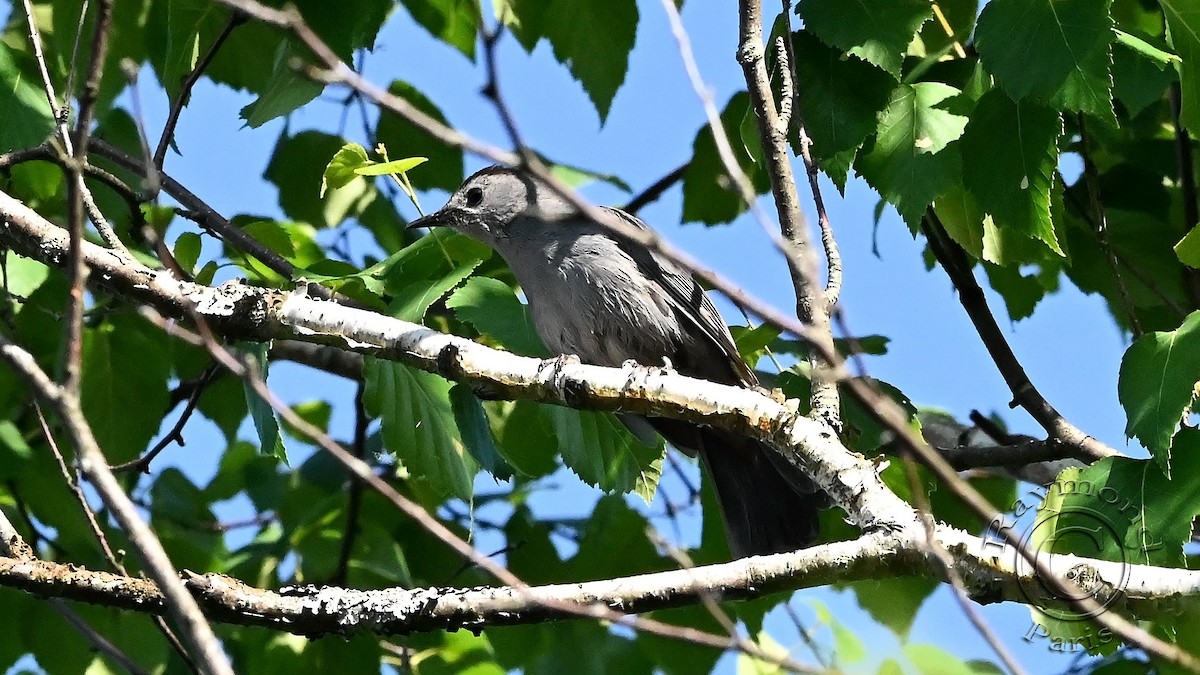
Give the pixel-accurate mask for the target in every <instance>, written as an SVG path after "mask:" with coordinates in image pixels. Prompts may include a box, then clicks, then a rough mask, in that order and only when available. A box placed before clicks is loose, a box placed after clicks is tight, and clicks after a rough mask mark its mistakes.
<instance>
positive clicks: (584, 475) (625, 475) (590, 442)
mask: <svg viewBox="0 0 1200 675" xmlns="http://www.w3.org/2000/svg"><path fill="white" fill-rule="evenodd" d="M547 414H548V415H549V417H550V419H551V420H552V422H553V424H554V431H555V434H554V435H555V437H556V438H558V444H559V445H558V448H559V452H561V453H562V457H563V463H564V464H566V465H567V467H568V468H570V469H571V470H572V471H574V472H575V475H577V476H579V477H580V478H581V479H582V480H583V482H585V483H587V484H588V485H593V486H595V487H598V488H600V489H601V490H604V491H605V492H608V493H623V492H631V491H632V492H635V493H637V495H638V496H639V497H641V498H642V499H644V500H646V503H647V504H649V503H650V500H651V499H653V497H654V491H655V489H656V488H657V487H658V479H659V477H661V476H662V459H663V451H664V446H663V444H662V443H661V442H659V443H658V444H657V445H655V446H654V447H651V446H647V445H644V444H642V442H641V441H640V440H638V439H637V438H636V437H635V436H634V435H633V434H631V433H629V432H628V431H627V430H626V429H625V427H624V426H623V425H621V423H620V422H618V421H617V418H615V417H613V416H612V415H610V414H607V413H599V412H593V411H589V410H572V409H571V408H562V407H559V406H551V407H549V408H548V409H547Z"/></svg>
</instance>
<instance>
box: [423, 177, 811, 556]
mask: <svg viewBox="0 0 1200 675" xmlns="http://www.w3.org/2000/svg"><path fill="white" fill-rule="evenodd" d="M601 213H602V214H603V217H605V218H612V219H613V220H614V221H617V220H619V221H623V222H624V223H626V224H628V225H632V226H634V227H639V228H645V227H646V225H645V224H644V223H642V221H640V220H638V219H637V218H635V217H633V216H631V215H629V214H627V213H625V212H623V211H620V210H617V209H609V208H604V209H601ZM436 225H444V226H448V227H451V228H453V229H455V230H457V231H459V232H461V233H463V234H466V235H468V236H471V237H474V238H476V239H478V240H480V241H482V242H483V243H485V244H487V245H489V246H491V247H492V248H494V249H495V250H496V252H498V253H499V254H500V255H501V256H502V257H503V258H504V259H505V261H507V262H508V266H509V268H510V269H511V270H512V272H513V275H514V276H516V278H517V281H518V282H520V284H521V288H522V289H524V291H525V296H526V298H527V299H528V301H529V307H530V313H531V314H532V316H533V323H534V327H535V329H536V330H537V332H538V335H539V336H540V337H541V339H542V342H543V343H545V345H546V347H547V348H549V349H550V350H551V351H552V352H555V353H559V354H573V355H576V356H578V357H579V358H580V359H582V360H583V361H585V362H587V363H592V364H595V365H600V366H620V365H622V364H624V363H625V362H626V361H629V360H634V361H637V362H638V363H640V364H643V365H656V366H660V365H663V364H664V362H665V361H668V360H669V361H670V364H671V366H672V367H673V368H674V369H675V370H676V371H678V372H679V373H681V374H684V375H688V376H691V377H697V378H703V379H706V380H711V381H714V382H719V383H722V384H730V385H740V386H744V387H751V386H754V385H756V384H757V383H758V382H757V379H756V378H755V376H754V373H753V371H752V370H751V369H750V368H749V367H748V366H747V365H746V363H745V362H744V361H743V360H742V358H741V356H740V355H739V354H738V351H737V348H736V347H735V345H734V342H733V338H732V337H731V336H730V334H729V329H728V327H726V325H725V323H724V321H722V320H721V317H720V314H719V313H718V312H717V310H716V308H715V307H714V306H713V304H712V302H711V300H709V298H708V296H707V295H705V294H704V292H703V289H702V288H701V287H700V286H699V284H697V283H696V281H695V280H694V279H693V278H692V277H691V276H689V275H687V274H684V273H682V272H681V271H680V270H679V269H678V268H676V267H675V266H674V265H673V264H671V263H670V262H669V261H667V260H665V259H663V258H661V257H659V256H657V255H655V254H652V253H650V252H649V251H646V250H645V249H643V248H641V247H639V246H636V245H632V244H629V243H627V242H624V241H621V240H619V239H617V238H615V237H614V236H612V235H610V234H609V233H608V230H607V229H606V228H604V227H603V226H602V225H600V224H598V223H596V222H593V221H592V220H591V219H590V218H587V217H585V216H583V215H582V214H580V213H579V212H578V210H577V209H575V207H574V206H572V205H571V204H569V203H568V202H566V201H565V200H563V199H562V198H561V197H559V196H558V195H557V194H555V193H554V192H553V191H552V190H550V188H548V187H546V186H545V185H542V184H540V183H538V182H536V181H535V180H533V179H532V178H531V177H528V176H526V175H524V174H521V173H518V172H517V171H514V170H512V169H506V168H500V167H491V168H488V169H484V170H482V171H480V172H478V173H476V174H475V175H473V176H471V177H470V178H468V179H467V180H466V181H465V182H464V183H463V185H462V187H460V188H459V189H458V191H457V192H455V193H454V195H452V196H451V197H450V200H449V202H447V204H446V206H444V207H443V208H442V209H441V210H440V211H438V212H436V213H433V214H430V215H429V216H426V217H425V218H421V219H419V220H416V221H413V222H412V223H411V224H410V227H431V226H436ZM648 421H649V422H650V424H651V425H653V426H654V428H655V429H656V430H657V431H658V432H659V433H661V434H662V435H663V437H664V438H666V439H667V441H669V442H670V443H671V444H672V445H674V446H675V447H677V448H679V449H680V450H682V451H684V452H687V453H689V454H692V455H696V454H697V453H698V454H699V455H700V458H701V460H702V462H703V463H704V465H705V467H706V468H707V470H708V473H709V474H710V475H711V477H712V479H713V481H714V484H715V487H716V492H717V497H718V500H719V501H720V504H721V510H722V515H723V520H724V523H725V528H726V533H727V534H728V538H729V543H730V547H731V549H732V550H733V553H734V555H735V556H738V557H741V556H745V555H756V554H765V553H774V552H779V551H786V550H795V549H797V548H800V547H803V546H807V545H809V544H811V543H812V542H813V541H814V540H815V539H816V536H817V520H816V519H817V513H818V512H819V509H820V508H822V507H823V505H824V502H825V498H824V495H822V494H821V493H819V492H817V491H816V488H815V487H814V486H813V484H812V482H811V481H810V480H809V479H808V478H807V477H805V476H804V475H803V474H802V473H800V472H799V471H798V470H797V469H795V467H793V466H791V465H790V464H788V463H787V462H786V461H785V460H783V459H782V458H781V457H779V456H778V455H777V453H775V452H774V451H772V450H771V449H770V448H767V447H765V446H763V445H762V444H760V443H758V442H757V441H754V440H752V439H749V438H746V437H742V436H738V435H735V434H732V433H730V432H727V431H723V430H719V429H712V428H708V427H703V426H697V425H693V424H690V423H687V422H681V421H678V420H669V419H664V418H652V419H650V420H648Z"/></svg>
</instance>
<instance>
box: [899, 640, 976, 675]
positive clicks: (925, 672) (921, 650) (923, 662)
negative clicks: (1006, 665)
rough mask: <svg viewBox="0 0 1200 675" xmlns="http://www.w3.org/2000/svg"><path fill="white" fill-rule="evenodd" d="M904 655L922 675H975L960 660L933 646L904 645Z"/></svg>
mask: <svg viewBox="0 0 1200 675" xmlns="http://www.w3.org/2000/svg"><path fill="white" fill-rule="evenodd" d="M904 655H905V656H906V657H908V660H909V662H911V663H912V664H913V666H914V667H915V668H916V672H918V673H922V675H975V671H974V670H972V669H971V667H970V666H968V665H967V664H966V663H965V662H963V660H962V659H960V658H958V657H956V656H954V655H953V654H951V653H950V652H947V651H945V650H944V649H942V648H940V647H935V646H934V645H925V644H906V645H904Z"/></svg>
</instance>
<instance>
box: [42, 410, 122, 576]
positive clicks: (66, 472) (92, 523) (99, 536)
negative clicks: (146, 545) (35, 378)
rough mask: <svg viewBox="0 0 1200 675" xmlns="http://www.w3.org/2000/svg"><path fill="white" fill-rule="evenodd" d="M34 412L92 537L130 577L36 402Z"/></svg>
mask: <svg viewBox="0 0 1200 675" xmlns="http://www.w3.org/2000/svg"><path fill="white" fill-rule="evenodd" d="M34 410H35V412H36V413H37V418H38V423H39V424H40V425H41V427H42V435H43V436H45V438H46V444H47V445H49V446H50V453H51V454H53V455H54V461H55V462H56V463H57V464H58V470H59V472H60V473H62V477H63V481H64V482H65V483H66V484H67V487H68V488H69V489H70V490H71V493H72V494H73V495H75V501H76V502H78V503H79V510H80V511H82V512H83V516H84V518H85V519H86V520H87V522H88V527H90V528H91V530H92V536H94V537H95V538H96V542H97V543H99V544H100V551H101V552H102V553H103V554H104V559H105V560H107V561H108V564H109V565H112V568H113V569H114V570H116V571H118V572H120V573H121V574H125V575H128V574H129V573H128V572H126V571H125V566H124V565H123V564H121V561H120V560H119V559H118V558H117V555H116V554H115V553H113V550H112V547H111V546H109V545H108V536H107V535H105V534H104V530H103V529H101V527H100V521H99V520H97V519H96V512H95V511H94V510H92V505H91V504H88V501H87V497H86V496H84V494H83V489H82V488H80V486H79V478H78V476H76V475H75V474H73V473H72V472H71V470H70V469H69V468H67V462H66V460H65V459H63V454H62V451H61V450H59V449H58V443H57V442H56V441H55V440H54V434H52V433H50V425H49V424H47V423H46V415H45V413H43V412H42V406H41V405H40V404H38V403H37V402H36V401H35V402H34Z"/></svg>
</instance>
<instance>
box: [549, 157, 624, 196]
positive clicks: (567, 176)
mask: <svg viewBox="0 0 1200 675" xmlns="http://www.w3.org/2000/svg"><path fill="white" fill-rule="evenodd" d="M542 161H544V162H545V163H546V165H547V166H549V167H550V175H551V176H554V177H555V178H557V179H559V180H561V181H562V182H564V183H566V184H567V185H568V186H569V187H572V188H580V187H583V186H584V185H587V184H588V183H593V182H595V181H601V182H604V183H608V184H609V185H612V186H614V187H617V188H620V189H621V190H622V191H624V192H626V193H629V192H633V189H632V188H630V187H629V183H626V182H625V181H623V180H621V178H620V177H619V176H614V175H613V174H611V173H598V172H596V171H589V170H588V169H584V168H582V167H578V166H572V165H570V164H560V163H558V162H555V161H553V160H549V159H546V158H544V157H543V158H542Z"/></svg>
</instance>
